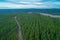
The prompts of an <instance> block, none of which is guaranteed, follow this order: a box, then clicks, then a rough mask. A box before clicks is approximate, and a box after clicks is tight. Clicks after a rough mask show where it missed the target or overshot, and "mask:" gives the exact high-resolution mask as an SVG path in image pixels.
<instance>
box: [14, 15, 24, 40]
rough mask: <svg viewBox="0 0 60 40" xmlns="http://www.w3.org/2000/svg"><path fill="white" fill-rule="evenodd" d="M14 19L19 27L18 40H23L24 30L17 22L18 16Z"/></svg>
mask: <svg viewBox="0 0 60 40" xmlns="http://www.w3.org/2000/svg"><path fill="white" fill-rule="evenodd" d="M14 18H15V20H16V23H17V25H18V40H23V35H22V30H21V26H20V24H19V22H18V20H17V16H15V17H14Z"/></svg>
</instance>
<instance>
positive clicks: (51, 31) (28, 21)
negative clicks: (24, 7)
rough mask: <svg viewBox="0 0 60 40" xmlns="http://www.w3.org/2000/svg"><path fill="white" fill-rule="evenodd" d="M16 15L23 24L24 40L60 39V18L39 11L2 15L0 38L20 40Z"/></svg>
mask: <svg viewBox="0 0 60 40" xmlns="http://www.w3.org/2000/svg"><path fill="white" fill-rule="evenodd" d="M14 17H17V18H16V20H18V22H19V24H20V26H21V30H22V35H23V40H60V18H52V17H49V16H44V15H41V14H39V12H38V13H37V12H36V13H32V12H21V13H16V14H4V15H0V40H19V39H18V26H17V23H16V20H15V18H14ZM21 30H20V31H21Z"/></svg>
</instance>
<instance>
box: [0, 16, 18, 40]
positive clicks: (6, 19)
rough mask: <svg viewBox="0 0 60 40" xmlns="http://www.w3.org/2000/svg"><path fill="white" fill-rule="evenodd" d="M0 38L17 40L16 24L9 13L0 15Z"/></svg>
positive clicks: (0, 39) (2, 39)
mask: <svg viewBox="0 0 60 40" xmlns="http://www.w3.org/2000/svg"><path fill="white" fill-rule="evenodd" d="M0 40H17V25H16V22H15V19H14V18H13V17H12V16H11V15H0Z"/></svg>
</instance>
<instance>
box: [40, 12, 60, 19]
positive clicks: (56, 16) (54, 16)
mask: <svg viewBox="0 0 60 40" xmlns="http://www.w3.org/2000/svg"><path fill="white" fill-rule="evenodd" d="M40 14H41V15H44V16H49V17H52V18H60V16H59V15H52V14H47V13H40Z"/></svg>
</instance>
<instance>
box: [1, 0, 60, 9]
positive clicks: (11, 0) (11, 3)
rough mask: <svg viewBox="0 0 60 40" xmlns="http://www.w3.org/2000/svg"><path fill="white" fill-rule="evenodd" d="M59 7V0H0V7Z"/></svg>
mask: <svg viewBox="0 0 60 40" xmlns="http://www.w3.org/2000/svg"><path fill="white" fill-rule="evenodd" d="M26 8H38V9H39V8H40V9H43V8H48V9H49V8H60V0H0V9H26Z"/></svg>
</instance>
